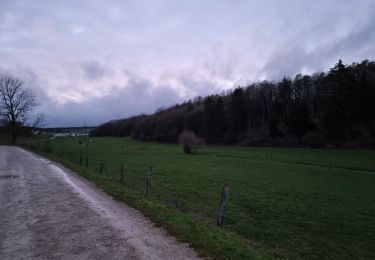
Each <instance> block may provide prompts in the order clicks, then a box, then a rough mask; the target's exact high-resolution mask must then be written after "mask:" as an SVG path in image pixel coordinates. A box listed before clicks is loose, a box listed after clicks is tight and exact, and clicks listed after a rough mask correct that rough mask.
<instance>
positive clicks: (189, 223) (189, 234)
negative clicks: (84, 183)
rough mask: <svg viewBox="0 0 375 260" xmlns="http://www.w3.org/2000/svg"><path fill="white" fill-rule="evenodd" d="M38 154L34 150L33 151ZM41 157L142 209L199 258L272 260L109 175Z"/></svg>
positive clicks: (256, 248) (257, 248) (52, 155)
mask: <svg viewBox="0 0 375 260" xmlns="http://www.w3.org/2000/svg"><path fill="white" fill-rule="evenodd" d="M34 152H35V150H34ZM37 153H38V154H39V155H42V156H44V157H46V158H49V159H51V160H53V161H56V162H58V163H60V164H62V165H64V166H65V167H67V168H69V169H71V170H73V171H74V172H76V173H78V174H80V175H81V176H83V177H85V178H86V179H88V180H90V181H92V182H94V183H95V184H96V185H97V186H98V187H99V188H101V189H102V190H103V191H105V192H106V193H108V194H110V195H112V196H113V197H114V198H115V199H117V200H119V201H123V202H125V203H127V204H128V205H130V206H132V207H134V208H136V209H138V210H140V211H141V212H142V213H143V214H144V215H145V216H147V217H149V218H150V219H151V220H152V221H153V222H154V223H155V224H157V225H158V226H162V227H164V228H165V229H166V230H167V231H168V232H169V233H170V234H172V235H174V236H175V237H176V238H177V239H178V240H179V241H181V242H186V243H189V244H190V245H191V246H192V247H193V248H194V249H195V250H196V251H197V252H198V254H199V255H200V256H202V257H209V258H213V259H273V257H272V255H270V254H267V253H266V252H265V251H264V250H262V249H261V248H259V247H256V246H253V245H248V244H246V243H245V242H244V241H243V240H242V239H241V238H240V237H239V236H238V235H236V234H235V233H233V232H230V231H227V230H222V229H220V228H217V227H215V226H213V225H209V224H207V223H204V222H200V221H197V220H195V219H194V218H193V217H191V216H190V215H189V214H184V213H182V212H180V211H178V210H176V209H174V208H172V207H169V206H168V205H166V204H165V203H162V202H160V201H159V200H157V199H155V198H153V197H146V196H145V194H144V193H142V192H140V191H137V190H134V189H129V188H125V187H124V185H123V184H120V183H119V182H117V181H113V179H112V178H110V177H109V176H106V175H99V174H98V172H96V171H93V170H89V169H86V168H84V167H81V166H79V165H77V164H76V163H72V162H71V161H69V160H66V159H63V158H61V157H59V156H56V155H55V154H51V153H46V152H42V151H37Z"/></svg>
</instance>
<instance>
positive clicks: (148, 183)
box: [146, 166, 152, 196]
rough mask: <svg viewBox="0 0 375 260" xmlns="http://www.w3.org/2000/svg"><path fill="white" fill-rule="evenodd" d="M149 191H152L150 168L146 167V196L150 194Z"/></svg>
mask: <svg viewBox="0 0 375 260" xmlns="http://www.w3.org/2000/svg"><path fill="white" fill-rule="evenodd" d="M151 189H152V167H151V166H150V167H148V172H147V189H146V195H147V196H148V195H149V194H151Z"/></svg>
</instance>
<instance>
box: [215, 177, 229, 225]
mask: <svg viewBox="0 0 375 260" xmlns="http://www.w3.org/2000/svg"><path fill="white" fill-rule="evenodd" d="M228 192H229V187H228V185H227V184H225V185H224V189H223V193H222V194H221V201H220V208H219V213H218V215H217V225H218V226H219V227H222V226H223V220H224V214H225V209H226V207H227V203H228Z"/></svg>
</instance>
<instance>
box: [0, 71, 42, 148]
mask: <svg viewBox="0 0 375 260" xmlns="http://www.w3.org/2000/svg"><path fill="white" fill-rule="evenodd" d="M23 85H24V82H23V81H22V80H21V79H19V78H17V77H14V76H11V75H0V117H1V118H2V119H3V120H4V121H6V122H7V123H8V124H9V126H10V130H11V134H12V142H13V143H15V142H16V138H17V127H18V126H20V125H21V126H22V125H25V124H26V122H27V121H28V120H30V116H31V112H32V110H33V109H34V108H35V107H36V106H37V105H38V104H37V102H36V98H35V95H34V94H33V92H32V91H31V90H29V89H25V88H24V87H23ZM41 118H42V116H41V115H39V116H38V117H37V121H40V120H41Z"/></svg>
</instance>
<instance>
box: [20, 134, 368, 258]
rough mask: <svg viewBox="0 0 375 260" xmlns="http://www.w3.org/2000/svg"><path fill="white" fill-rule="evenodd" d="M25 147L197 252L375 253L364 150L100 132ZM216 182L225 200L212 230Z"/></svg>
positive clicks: (255, 255)
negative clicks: (198, 145) (194, 146)
mask: <svg viewBox="0 0 375 260" xmlns="http://www.w3.org/2000/svg"><path fill="white" fill-rule="evenodd" d="M86 141H87V142H86ZM86 143H87V144H88V145H87V146H86ZM26 147H27V148H29V149H31V150H33V151H35V152H38V153H41V154H43V155H45V156H47V157H49V158H51V159H54V160H56V161H59V162H61V163H62V164H64V165H65V166H67V167H69V168H71V169H73V170H75V171H77V172H78V173H80V174H82V175H83V176H85V177H86V178H88V179H90V180H92V181H94V182H95V183H96V184H97V185H98V186H99V187H101V188H102V189H103V190H105V191H106V192H108V193H110V194H112V195H113V196H114V197H115V198H117V199H119V200H123V201H125V202H126V203H128V204H130V205H131V206H133V207H136V208H138V209H139V210H141V211H142V212H143V213H144V214H145V215H147V216H149V217H150V218H151V219H152V220H153V221H155V223H157V224H159V225H162V226H163V227H165V228H166V229H167V230H168V231H169V232H170V233H172V234H174V235H176V236H177V237H178V238H179V239H180V240H182V241H187V242H189V243H190V244H191V245H192V246H193V247H194V248H196V249H197V250H198V251H199V252H200V253H201V254H202V255H203V256H209V257H212V258H216V259H220V258H222V259H241V258H242V259H251V258H254V259H256V258H262V259H263V258H268V259H273V258H288V259H295V258H304V259H375V247H374V245H375V152H374V151H364V150H324V149H302V148H254V147H235V146H206V147H204V148H202V149H201V150H200V151H199V152H198V153H197V154H194V155H187V154H184V153H183V152H182V149H181V147H180V146H178V145H176V144H160V143H146V142H139V141H135V140H132V139H130V138H109V137H108V138H104V137H103V138H90V139H88V138H79V137H70V138H55V139H53V140H51V141H45V142H30V143H28V144H27V145H26ZM86 151H87V159H88V160H87V162H88V165H87V166H88V167H86ZM81 162H82V164H81ZM149 166H152V169H153V178H152V194H151V195H150V196H148V197H146V196H145V189H146V175H147V171H148V167H149ZM122 167H125V174H124V176H123V182H122V183H120V179H121V177H120V173H121V168H122ZM225 183H227V184H228V186H229V201H228V207H227V211H226V215H225V219H224V225H223V227H222V228H219V227H217V226H216V217H217V213H218V208H219V203H220V196H221V192H222V189H223V185H224V184H225Z"/></svg>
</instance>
